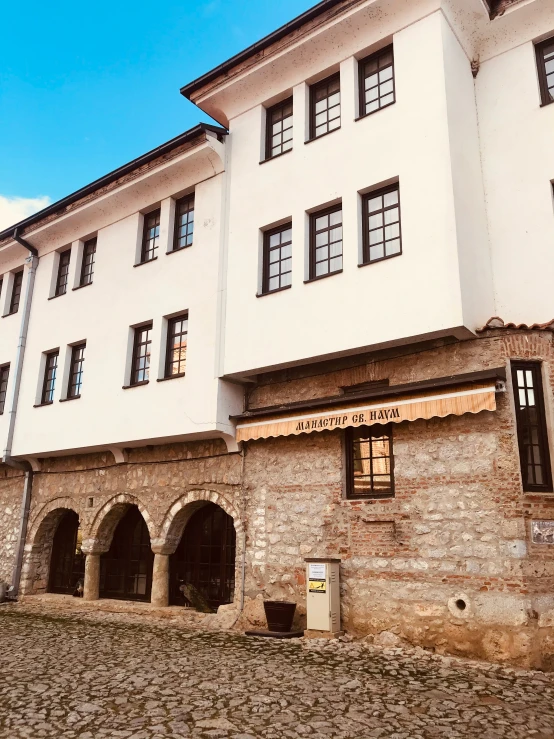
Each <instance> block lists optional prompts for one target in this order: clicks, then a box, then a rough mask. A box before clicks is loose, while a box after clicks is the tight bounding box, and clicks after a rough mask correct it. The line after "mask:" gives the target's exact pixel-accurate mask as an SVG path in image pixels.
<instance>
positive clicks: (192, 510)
mask: <svg viewBox="0 0 554 739" xmlns="http://www.w3.org/2000/svg"><path fill="white" fill-rule="evenodd" d="M189 527H190V528H189ZM243 532H244V528H243V524H242V521H241V518H240V516H239V514H238V512H237V510H236V509H235V507H234V506H233V505H232V504H231V503H230V502H229V500H228V499H227V498H226V497H225V496H224V495H221V494H220V493H217V492H215V491H211V490H193V491H190V492H189V493H187V494H186V495H184V496H183V497H181V498H179V499H178V500H177V501H176V502H175V503H174V504H173V505H172V506H171V508H170V509H169V511H168V512H167V514H166V516H165V519H164V522H163V524H162V526H161V529H160V536H159V538H157V539H156V540H155V541H153V542H152V544H153V549H154V551H155V552H157V555H156V558H157V561H159V562H160V565H161V561H162V560H167V559H169V562H168V563H167V565H165V566H164V568H165V569H167V578H168V579H167V580H166V582H167V588H166V592H167V596H168V599H169V602H171V603H172V604H180V605H184V604H186V603H187V602H189V599H188V598H187V597H186V595H185V593H184V592H183V590H182V589H180V588H181V585H183V584H185V585H187V583H188V584H192V585H193V586H194V587H195V589H196V590H200V593H201V595H202V596H203V598H204V600H205V601H206V603H207V604H208V605H209V606H210V607H211V609H212V610H217V608H218V606H219V605H223V604H226V603H233V602H238V600H239V599H240V595H241V592H240V572H241V562H242V554H243V548H244V533H243ZM208 552H209V553H210V561H202V560H203V559H204V560H206V559H207V558H208V557H207V555H208ZM204 555H206V556H204ZM199 586H200V587H199ZM160 592H163V588H162V590H161V591H160ZM156 600H157V599H156ZM153 601H154V597H153ZM158 602H159V603H162V602H163V598H160V599H159V601H158ZM166 604H167V600H166ZM193 605H197V604H193Z"/></svg>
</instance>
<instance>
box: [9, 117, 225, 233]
mask: <svg viewBox="0 0 554 739" xmlns="http://www.w3.org/2000/svg"><path fill="white" fill-rule="evenodd" d="M208 131H209V132H211V133H214V134H216V135H217V136H218V137H219V136H226V135H227V134H228V133H229V132H228V131H227V129H225V128H220V127H219V126H214V125H212V124H211V123H199V124H198V125H197V126H194V128H190V129H189V130H188V131H185V132H184V133H181V134H179V136H176V137H175V138H173V139H170V141H166V142H165V143H164V144H162V145H161V146H158V147H156V148H155V149H152V150H151V151H148V152H146V154H142V155H141V156H140V157H137V158H136V159H133V160H132V161H130V162H127V164H124V165H123V166H121V167H118V168H117V169H114V170H113V171H112V172H109V173H108V174H106V175H104V176H103V177H100V178H99V179H98V180H94V182H91V183H90V184H88V185H85V186H84V187H82V188H81V189H79V190H76V191H75V192H73V193H71V194H70V195H67V196H66V197H65V198H62V199H61V200H58V201H56V202H55V203H52V204H51V205H48V206H47V207H46V208H43V209H42V210H39V211H38V212H37V213H33V215H32V216H29V217H28V218H25V219H24V220H23V221H19V222H18V223H14V224H13V225H12V226H10V227H9V228H6V229H4V230H2V231H0V243H1V242H2V241H4V240H5V239H11V238H13V234H14V232H15V231H16V230H17V231H18V233H19V234H22V233H24V232H25V229H28V228H29V227H30V226H32V225H34V224H35V223H38V222H40V221H42V220H43V219H44V218H46V217H47V216H49V215H51V214H53V213H56V212H57V211H59V210H62V209H63V208H66V207H68V206H69V205H72V204H73V203H75V202H77V201H78V200H81V199H82V198H84V197H86V196H87V195H90V194H91V193H93V192H95V191H96V190H100V189H101V188H102V187H106V186H107V185H109V184H111V183H112V182H115V181H116V180H118V179H119V178H121V177H124V176H125V175H127V174H129V173H130V172H133V171H134V170H135V169H139V167H142V166H143V165H144V164H148V163H149V162H151V161H153V160H154V159H157V158H158V157H161V156H163V155H164V154H167V153H168V152H170V151H172V150H173V149H176V148H177V147H179V146H182V145H183V144H186V143H188V142H190V141H193V140H194V139H195V138H197V137H198V136H200V135H201V134H203V133H204V134H205V133H206V132H208Z"/></svg>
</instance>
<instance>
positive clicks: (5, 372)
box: [0, 364, 10, 414]
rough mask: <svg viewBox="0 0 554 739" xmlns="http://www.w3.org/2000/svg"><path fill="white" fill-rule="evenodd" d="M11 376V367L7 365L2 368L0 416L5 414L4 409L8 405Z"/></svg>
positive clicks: (0, 373)
mask: <svg viewBox="0 0 554 739" xmlns="http://www.w3.org/2000/svg"><path fill="white" fill-rule="evenodd" d="M9 376H10V365H9V364H6V365H4V366H3V367H0V414H2V413H4V407H5V405H6V395H7V392H8V379H9Z"/></svg>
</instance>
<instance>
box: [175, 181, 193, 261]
mask: <svg viewBox="0 0 554 739" xmlns="http://www.w3.org/2000/svg"><path fill="white" fill-rule="evenodd" d="M183 206H187V207H186V209H184V210H183V212H180V211H181V209H182V208H183ZM194 207H195V194H194V193H189V194H188V195H184V196H183V197H182V198H179V200H176V201H175V222H174V227H173V243H172V248H171V252H170V253H172V252H174V251H182V250H183V249H188V248H189V246H192V245H193V243H194ZM185 214H186V216H187V220H186V225H187V226H188V225H189V224H192V229H191V232H190V236H191V241H190V244H184V245H182V246H180V245H179V240H180V239H181V238H183V237H182V236H179V230H180V228H181V225H182V224H181V223H180V222H179V221H180V218H181V216H183V215H185ZM190 214H192V218H190ZM187 237H188V233H187Z"/></svg>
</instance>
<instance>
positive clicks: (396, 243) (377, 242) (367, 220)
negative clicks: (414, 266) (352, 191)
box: [363, 185, 402, 264]
mask: <svg viewBox="0 0 554 739" xmlns="http://www.w3.org/2000/svg"><path fill="white" fill-rule="evenodd" d="M363 219H364V264H367V263H368V262H377V261H378V260H379V259H385V258H387V257H393V256H396V255H398V254H401V253H402V236H401V228H400V190H399V185H393V186H392V187H387V188H385V189H384V190H379V191H378V192H371V193H368V194H367V195H364V197H363Z"/></svg>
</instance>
